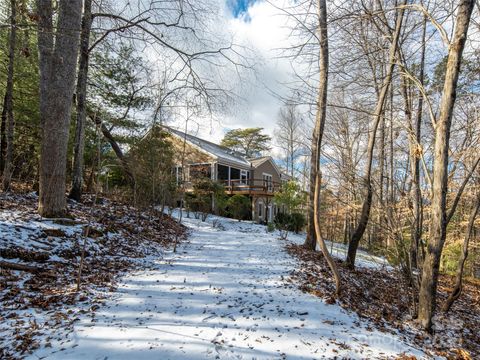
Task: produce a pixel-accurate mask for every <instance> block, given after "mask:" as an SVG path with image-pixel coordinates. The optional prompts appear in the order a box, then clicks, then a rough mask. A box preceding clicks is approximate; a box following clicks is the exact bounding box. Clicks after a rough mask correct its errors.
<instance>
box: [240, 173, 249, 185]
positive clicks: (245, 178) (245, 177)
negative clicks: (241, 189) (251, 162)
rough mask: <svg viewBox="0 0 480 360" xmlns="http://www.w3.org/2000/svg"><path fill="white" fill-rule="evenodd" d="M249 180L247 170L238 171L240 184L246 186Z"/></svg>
mask: <svg viewBox="0 0 480 360" xmlns="http://www.w3.org/2000/svg"><path fill="white" fill-rule="evenodd" d="M248 179H249V171H248V170H241V171H240V183H241V184H243V185H247V184H248Z"/></svg>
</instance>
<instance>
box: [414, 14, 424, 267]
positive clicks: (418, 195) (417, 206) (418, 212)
mask: <svg viewBox="0 0 480 360" xmlns="http://www.w3.org/2000/svg"><path fill="white" fill-rule="evenodd" d="M426 28H427V17H426V16H424V17H423V27H422V53H421V56H420V74H419V76H418V80H419V81H420V84H421V85H422V86H423V83H424V81H425V35H426ZM422 113H423V95H422V93H421V92H420V91H419V92H418V105H417V114H416V118H415V126H414V131H415V133H414V134H412V135H411V136H415V148H411V150H410V156H411V162H410V163H411V170H412V180H413V182H412V189H411V192H412V199H413V214H414V215H413V216H414V218H413V224H412V229H411V243H410V263H411V266H412V268H417V267H418V263H419V262H420V259H419V257H418V249H419V246H420V240H421V239H422V228H423V210H422V208H423V206H422V190H421V188H420V156H421V154H420V153H419V152H420V151H421V149H420V148H419V145H420V142H421V134H422ZM412 150H413V152H412Z"/></svg>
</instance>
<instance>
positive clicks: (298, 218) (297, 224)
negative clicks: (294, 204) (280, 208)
mask: <svg viewBox="0 0 480 360" xmlns="http://www.w3.org/2000/svg"><path fill="white" fill-rule="evenodd" d="M290 217H291V219H290V221H291V227H290V229H289V230H290V231H293V232H295V234H298V233H299V232H300V231H302V230H303V228H304V227H305V225H306V224H307V219H306V217H305V215H304V214H302V213H299V212H294V213H292V214H291V215H290Z"/></svg>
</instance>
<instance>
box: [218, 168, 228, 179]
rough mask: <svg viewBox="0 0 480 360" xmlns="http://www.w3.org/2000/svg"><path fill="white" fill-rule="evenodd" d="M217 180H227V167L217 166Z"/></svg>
mask: <svg viewBox="0 0 480 360" xmlns="http://www.w3.org/2000/svg"><path fill="white" fill-rule="evenodd" d="M217 180H228V166H225V165H220V164H218V165H217Z"/></svg>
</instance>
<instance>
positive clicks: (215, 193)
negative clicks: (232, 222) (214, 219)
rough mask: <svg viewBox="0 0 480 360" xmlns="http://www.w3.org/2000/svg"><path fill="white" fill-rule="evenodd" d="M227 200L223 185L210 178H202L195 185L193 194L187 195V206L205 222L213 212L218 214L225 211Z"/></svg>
mask: <svg viewBox="0 0 480 360" xmlns="http://www.w3.org/2000/svg"><path fill="white" fill-rule="evenodd" d="M225 198H226V196H225V188H224V187H223V185H222V184H220V183H218V182H216V181H213V180H211V179H208V178H200V179H198V180H196V181H195V182H194V183H193V192H192V193H187V194H186V196H185V205H186V206H187V209H188V210H189V211H193V212H195V213H196V214H198V216H200V217H201V218H202V221H205V220H206V219H207V216H208V214H209V213H211V212H212V211H215V212H216V213H222V212H223V211H224V206H226V200H225ZM212 202H213V203H212Z"/></svg>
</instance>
